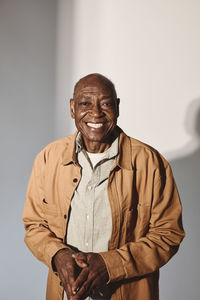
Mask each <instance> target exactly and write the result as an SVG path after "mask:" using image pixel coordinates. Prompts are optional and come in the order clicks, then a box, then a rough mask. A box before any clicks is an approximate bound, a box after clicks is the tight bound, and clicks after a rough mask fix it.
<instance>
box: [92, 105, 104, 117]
mask: <svg viewBox="0 0 200 300" xmlns="http://www.w3.org/2000/svg"><path fill="white" fill-rule="evenodd" d="M91 113H92V115H93V116H95V117H99V116H102V114H103V112H102V109H101V105H100V104H98V103H96V104H94V105H93V107H92V111H91Z"/></svg>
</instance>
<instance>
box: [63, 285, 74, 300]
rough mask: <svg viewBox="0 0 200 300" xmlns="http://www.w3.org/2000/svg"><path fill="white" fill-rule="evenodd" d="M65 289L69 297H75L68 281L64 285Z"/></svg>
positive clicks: (70, 298)
mask: <svg viewBox="0 0 200 300" xmlns="http://www.w3.org/2000/svg"><path fill="white" fill-rule="evenodd" d="M64 289H65V292H66V294H67V299H68V300H72V299H73V294H72V290H71V287H70V285H69V284H68V283H66V285H65V286H64Z"/></svg>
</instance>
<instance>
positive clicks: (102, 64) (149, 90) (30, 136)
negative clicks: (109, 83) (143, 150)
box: [0, 0, 200, 300]
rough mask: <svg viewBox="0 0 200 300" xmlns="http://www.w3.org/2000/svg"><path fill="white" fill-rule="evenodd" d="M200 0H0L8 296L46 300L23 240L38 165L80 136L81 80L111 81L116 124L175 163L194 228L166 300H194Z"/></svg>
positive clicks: (165, 279) (167, 271)
mask: <svg viewBox="0 0 200 300" xmlns="http://www.w3.org/2000/svg"><path fill="white" fill-rule="evenodd" d="M199 15H200V2H199V1H197V0H196V1H195V0H190V1H187V0H174V1H172V0H168V1H160V0H152V1H149V0H143V1H141V0H140V1H139V0H137V1H136V0H123V1H122V0H57V1H56V0H18V1H15V0H0V101H1V102H0V105H1V109H0V113H1V118H0V122H1V123H0V125H1V126H0V128H1V140H3V142H2V144H1V147H0V157H1V169H2V172H1V180H0V186H1V187H0V190H1V199H2V200H1V218H0V228H1V229H0V230H1V240H2V243H1V256H0V267H1V270H3V271H2V272H1V275H0V276H1V279H0V280H1V287H0V299H2V300H7V299H11V298H15V299H22V300H23V299H29V300H36V299H44V298H45V282H46V272H47V270H46V267H44V266H43V265H42V264H41V263H39V262H37V260H36V259H35V258H34V257H33V256H32V255H31V253H30V252H29V251H28V250H27V249H26V247H25V245H24V244H23V236H24V231H23V225H22V223H21V213H22V208H23V202H24V198H25V191H26V185H27V181H28V177H29V174H30V170H31V165H32V162H33V159H34V157H35V155H36V153H37V152H39V150H40V149H41V148H42V147H43V146H44V145H45V144H47V143H48V142H49V141H50V140H52V139H54V138H58V137H60V136H63V135H67V134H70V133H71V132H73V130H74V126H73V122H72V121H71V119H70V115H69V110H68V109H69V98H70V97H71V96H72V91H73V85H74V84H75V82H76V81H77V80H78V79H79V78H80V77H81V76H84V75H86V74H88V73H91V72H99V73H103V74H104V75H106V76H108V77H109V78H110V79H111V80H113V81H114V83H115V85H116V89H117V92H118V96H119V97H120V98H121V107H120V108H121V109H120V112H121V114H120V118H119V125H120V126H121V127H122V128H123V129H124V130H125V132H126V133H128V134H129V135H131V136H134V137H136V138H138V139H140V140H142V141H144V142H146V143H149V144H151V145H152V146H154V147H156V148H157V149H158V150H160V151H161V152H162V153H163V154H165V156H166V157H167V158H168V159H169V160H170V162H171V165H172V167H173V171H174V174H175V177H176V181H177V184H178V187H179V191H180V194H181V197H182V202H183V208H184V225H185V229H186V233H187V237H186V238H185V240H184V242H183V244H182V247H181V249H180V251H179V253H178V254H177V255H176V256H175V257H174V258H173V259H172V260H171V262H169V264H168V265H166V266H165V267H164V268H163V269H162V270H161V280H160V287H161V288H160V299H161V300H169V299H177V300H188V299H192V300H198V299H199V290H198V286H199V276H200V272H199V269H200V263H199V261H200V260H199V253H198V250H199V249H200V242H199V240H200V239H199V228H200V221H199V213H200V204H199V203H200V201H199V195H200V184H199V169H200V142H199V141H200V56H199V53H200V18H199Z"/></svg>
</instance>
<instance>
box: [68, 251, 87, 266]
mask: <svg viewBox="0 0 200 300" xmlns="http://www.w3.org/2000/svg"><path fill="white" fill-rule="evenodd" d="M72 257H73V258H74V259H75V261H76V263H77V265H78V266H79V267H80V268H85V267H87V266H88V264H87V255H86V254H85V253H83V252H78V253H74V254H72Z"/></svg>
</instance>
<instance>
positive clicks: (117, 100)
mask: <svg viewBox="0 0 200 300" xmlns="http://www.w3.org/2000/svg"><path fill="white" fill-rule="evenodd" d="M119 103H120V99H119V98H117V99H116V106H117V118H118V117H119Z"/></svg>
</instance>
